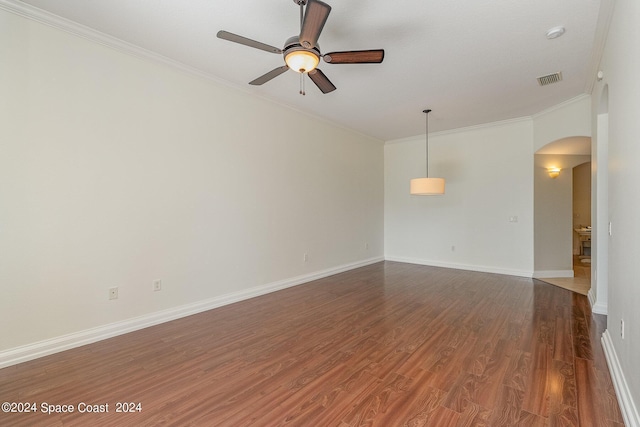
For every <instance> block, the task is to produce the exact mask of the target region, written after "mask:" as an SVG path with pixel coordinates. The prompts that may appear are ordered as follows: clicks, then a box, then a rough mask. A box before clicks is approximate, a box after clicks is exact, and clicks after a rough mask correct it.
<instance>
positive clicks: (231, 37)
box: [217, 30, 282, 53]
mask: <svg viewBox="0 0 640 427" xmlns="http://www.w3.org/2000/svg"><path fill="white" fill-rule="evenodd" d="M217 36H218V38H219V39H223V40H228V41H230V42H234V43H240V44H243V45H245V46H249V47H254V48H256V49H261V50H264V51H267V52H271V53H282V50H281V49H278V48H277V47H274V46H269V45H268V44H264V43H260V42H257V41H255V40H251V39H248V38H246V37H242V36H239V35H237V34H233V33H230V32H228V31H224V30H222V31H218V34H217Z"/></svg>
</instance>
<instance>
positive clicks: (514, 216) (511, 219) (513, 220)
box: [509, 215, 518, 222]
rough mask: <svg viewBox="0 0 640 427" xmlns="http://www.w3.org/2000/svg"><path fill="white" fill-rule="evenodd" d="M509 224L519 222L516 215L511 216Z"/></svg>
mask: <svg viewBox="0 0 640 427" xmlns="http://www.w3.org/2000/svg"><path fill="white" fill-rule="evenodd" d="M509 222H518V217H517V216H516V215H513V216H510V217H509Z"/></svg>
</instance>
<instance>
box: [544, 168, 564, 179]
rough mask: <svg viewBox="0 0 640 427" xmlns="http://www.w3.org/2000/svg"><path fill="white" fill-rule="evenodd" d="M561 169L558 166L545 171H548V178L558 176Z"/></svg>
mask: <svg viewBox="0 0 640 427" xmlns="http://www.w3.org/2000/svg"><path fill="white" fill-rule="evenodd" d="M561 170H562V169H560V168H548V169H547V172H549V177H550V178H557V177H558V176H560V171H561Z"/></svg>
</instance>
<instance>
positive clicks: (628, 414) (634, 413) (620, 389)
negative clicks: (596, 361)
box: [602, 329, 640, 427]
mask: <svg viewBox="0 0 640 427" xmlns="http://www.w3.org/2000/svg"><path fill="white" fill-rule="evenodd" d="M602 346H603V347H604V355H605V357H606V359H607V365H609V372H610V373H611V380H612V381H613V387H614V388H615V390H616V396H617V397H618V404H619V405H620V411H621V412H622V418H623V419H624V425H625V426H627V427H640V416H639V415H638V408H636V405H635V403H634V401H633V396H632V395H631V391H630V390H629V386H628V385H627V380H626V379H625V376H624V372H623V371H622V366H620V360H618V354H617V353H616V349H615V347H614V346H613V341H612V340H611V335H610V334H609V330H608V329H607V330H606V331H604V333H603V334H602Z"/></svg>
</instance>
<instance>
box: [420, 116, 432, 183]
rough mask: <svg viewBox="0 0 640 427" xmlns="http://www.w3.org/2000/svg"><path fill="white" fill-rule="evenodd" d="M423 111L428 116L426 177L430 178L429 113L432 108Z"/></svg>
mask: <svg viewBox="0 0 640 427" xmlns="http://www.w3.org/2000/svg"><path fill="white" fill-rule="evenodd" d="M422 112H423V113H425V116H426V120H425V121H426V128H427V134H426V135H425V137H426V142H427V143H426V147H425V148H426V150H425V160H426V163H427V175H426V177H427V178H429V113H430V112H431V110H423V111H422Z"/></svg>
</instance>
